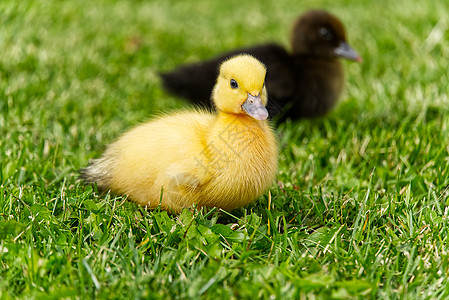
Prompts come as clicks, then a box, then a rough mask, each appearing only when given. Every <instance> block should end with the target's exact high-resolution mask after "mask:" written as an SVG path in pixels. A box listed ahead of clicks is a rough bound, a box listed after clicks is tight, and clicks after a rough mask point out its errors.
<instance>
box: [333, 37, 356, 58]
mask: <svg viewBox="0 0 449 300" xmlns="http://www.w3.org/2000/svg"><path fill="white" fill-rule="evenodd" d="M334 54H335V55H336V56H338V57H343V58H346V59H349V60H352V61H356V62H362V57H361V56H360V55H359V54H358V53H357V52H356V51H355V50H354V49H352V47H351V46H349V45H348V43H346V42H341V43H340V45H338V47H337V48H335V50H334Z"/></svg>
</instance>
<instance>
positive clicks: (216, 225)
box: [0, 0, 449, 299]
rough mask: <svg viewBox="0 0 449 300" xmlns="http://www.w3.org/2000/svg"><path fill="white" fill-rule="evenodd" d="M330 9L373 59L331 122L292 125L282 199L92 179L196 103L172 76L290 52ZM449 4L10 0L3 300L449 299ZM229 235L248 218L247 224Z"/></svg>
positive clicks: (4, 7) (2, 155)
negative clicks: (100, 164)
mask: <svg viewBox="0 0 449 300" xmlns="http://www.w3.org/2000/svg"><path fill="white" fill-rule="evenodd" d="M311 7H321V8H326V9H328V10H329V11H331V12H333V13H335V14H337V15H338V16H340V17H341V18H342V19H343V21H344V23H345V24H346V26H347V30H348V36H349V39H350V43H351V44H352V45H353V46H354V48H356V49H357V50H358V51H359V52H360V54H361V55H362V56H363V58H364V62H363V64H361V65H358V64H355V63H345V68H346V71H347V72H346V74H347V85H346V92H345V94H344V95H343V97H342V98H343V99H342V100H343V101H342V102H341V104H340V106H339V107H338V108H337V109H336V110H335V111H334V112H332V113H331V114H329V115H328V116H326V117H325V118H320V119H316V120H304V121H299V122H294V123H286V124H283V125H282V126H281V127H280V128H279V129H278V134H279V136H280V141H281V154H280V163H279V165H280V168H279V173H278V176H277V180H276V183H274V184H273V186H272V188H271V207H269V205H268V203H269V200H268V193H267V194H266V195H265V196H264V197H261V198H260V199H258V201H256V202H255V203H253V204H251V205H250V206H248V207H246V208H243V209H240V210H237V211H234V212H232V213H224V212H219V211H216V210H215V211H210V212H207V213H206V212H202V211H200V212H195V213H194V214H192V213H190V212H188V211H185V212H184V213H183V214H181V215H180V216H178V217H176V216H170V215H167V213H165V212H160V211H145V210H144V209H142V208H140V207H137V206H136V205H134V204H133V203H130V202H128V201H126V199H125V198H122V197H117V198H115V197H112V196H109V195H100V194H98V193H97V192H96V191H95V190H93V189H92V188H91V187H86V186H84V185H83V184H82V183H80V182H79V180H78V179H77V176H78V175H77V170H78V169H80V168H82V167H84V166H86V165H87V163H88V160H89V159H90V158H93V157H98V156H99V155H100V154H101V153H102V151H103V150H104V148H105V145H107V144H108V143H110V142H112V141H113V140H114V139H115V138H116V137H118V136H119V135H120V133H122V132H123V131H125V130H126V129H129V128H130V127H131V126H133V125H135V124H138V123H140V122H142V121H144V120H145V119H147V118H149V117H150V116H151V115H154V114H155V113H157V112H160V111H169V110H172V109H177V108H182V107H187V106H188V104H186V103H185V102H183V101H182V100H180V99H176V98H174V97H172V96H170V95H167V94H166V93H165V92H164V91H163V90H162V89H161V85H160V81H159V79H158V77H157V71H159V70H169V69H172V68H174V67H175V66H177V65H179V64H182V63H185V62H193V61H197V60H200V59H205V58H208V57H211V56H213V55H215V54H218V53H220V52H222V51H225V50H228V49H232V48H235V47H240V46H244V45H251V44H254V43H261V42H265V41H268V40H276V41H278V42H280V43H283V44H286V45H287V43H288V34H289V30H290V25H291V23H292V21H293V19H294V18H295V17H296V16H297V15H299V14H300V13H302V12H304V11H305V10H306V9H308V8H311ZM448 11H449V2H447V1H443V0H440V1H438V0H431V1H414V2H413V1H406V0H398V1H394V2H391V1H376V2H371V1H355V0H347V1H331V0H320V1H302V2H301V1H300V2H298V1H293V0H287V1H282V2H279V1H257V2H256V1H254V3H247V2H244V3H241V1H236V0H230V1H191V2H187V1H182V2H181V1H157V2H156V1H137V0H134V1H131V0H123V1H87V0H81V1H56V0H54V1H44V0H41V1H14V0H3V1H1V2H0V24H1V30H0V51H1V55H0V112H1V114H0V261H1V266H0V298H1V299H16V298H26V299H29V298H37V299H44V298H45V299H57V298H66V299H67V298H91V297H92V298H122V299H126V298H136V299H139V298H141V299H142V298H161V299H167V298H181V299H185V298H207V299H214V298H215V299H232V298H234V299H237V298H253V299H254V297H258V298H273V297H275V298H279V299H287V298H303V299H305V298H307V297H310V298H313V297H316V298H322V299H329V298H334V299H354V298H386V299H401V298H408V299H438V298H439V299H444V298H447V297H449V284H448V282H447V277H448V276H449V255H448V249H449V243H448V226H449V225H448V213H449V208H448V207H449V99H448V94H447V91H448V85H449V78H448V75H447V73H448V70H449V63H448V57H449V22H448V21H447V12H448ZM231 226H232V228H233V229H231Z"/></svg>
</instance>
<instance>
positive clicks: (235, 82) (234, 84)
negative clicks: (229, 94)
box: [231, 79, 239, 89]
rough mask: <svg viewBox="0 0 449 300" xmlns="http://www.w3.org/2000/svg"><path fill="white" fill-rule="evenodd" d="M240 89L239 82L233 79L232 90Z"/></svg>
mask: <svg viewBox="0 0 449 300" xmlns="http://www.w3.org/2000/svg"><path fill="white" fill-rule="evenodd" d="M238 87H239V84H238V83H237V81H235V79H231V88H233V89H236V88H238Z"/></svg>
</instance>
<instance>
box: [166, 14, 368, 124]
mask: <svg viewBox="0 0 449 300" xmlns="http://www.w3.org/2000/svg"><path fill="white" fill-rule="evenodd" d="M240 53H247V54H250V55H252V56H254V57H255V58H257V59H259V60H260V61H262V62H263V63H264V64H265V65H266V67H267V70H268V72H267V78H266V86H267V91H268V94H269V97H270V101H269V102H268V107H267V109H268V111H269V113H270V116H271V115H281V116H282V117H281V118H291V119H300V118H312V117H317V116H322V115H324V114H326V113H327V112H329V111H330V110H332V109H333V108H334V107H335V105H336V103H337V102H338V98H339V96H340V94H341V92H342V91H343V87H344V82H345V80H344V72H343V67H342V64H341V62H340V61H339V58H345V59H348V60H351V61H357V62H361V60H362V59H361V57H360V56H359V55H358V54H357V52H356V51H355V50H354V49H353V48H352V47H351V46H350V45H349V44H348V42H347V39H346V32H345V28H344V26H343V23H342V22H341V21H340V20H339V19H338V18H337V17H335V16H334V15H332V14H330V13H328V12H326V11H324V10H311V11H308V12H306V13H305V14H303V15H302V16H300V17H299V18H298V19H297V20H296V22H295V23H294V25H293V30H292V34H291V51H290V52H288V51H287V50H286V49H285V48H284V47H282V46H280V45H278V44H275V43H270V44H264V45H259V46H255V47H250V48H243V49H238V50H234V51H231V52H229V53H226V54H223V55H220V56H219V57H216V58H214V59H211V60H207V61H204V62H199V63H194V64H190V65H185V66H181V67H179V68H178V69H175V70H174V71H172V72H167V73H162V74H161V77H162V80H163V85H164V87H165V89H167V90H168V91H170V92H171V93H173V94H175V95H178V96H181V97H184V98H187V99H189V100H190V101H191V102H193V103H195V104H198V105H201V106H205V107H209V108H210V107H212V103H211V101H210V96H211V92H212V89H213V86H214V83H215V81H214V79H213V78H216V76H217V74H218V66H219V65H220V63H221V62H223V61H225V60H227V59H228V58H229V57H232V56H234V55H236V54H240Z"/></svg>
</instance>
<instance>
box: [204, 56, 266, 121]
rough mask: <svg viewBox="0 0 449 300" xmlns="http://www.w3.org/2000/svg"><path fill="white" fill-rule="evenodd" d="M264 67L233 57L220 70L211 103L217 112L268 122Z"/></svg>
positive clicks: (253, 61)
mask: <svg viewBox="0 0 449 300" xmlns="http://www.w3.org/2000/svg"><path fill="white" fill-rule="evenodd" d="M266 72H267V71H266V68H265V66H264V65H263V64H262V63H261V62H260V61H258V60H257V59H255V58H254V57H252V56H251V55H248V54H241V55H237V56H234V57H232V58H230V59H228V60H226V61H225V62H223V63H222V64H221V66H220V72H219V75H218V78H217V83H216V84H215V87H214V90H213V93H212V100H213V102H214V104H215V107H216V108H217V110H218V111H221V112H224V113H229V114H236V115H238V114H247V115H250V116H251V117H253V118H255V119H257V120H265V119H267V118H268V111H267V110H266V108H265V105H266V104H267V91H266V88H265V75H266Z"/></svg>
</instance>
